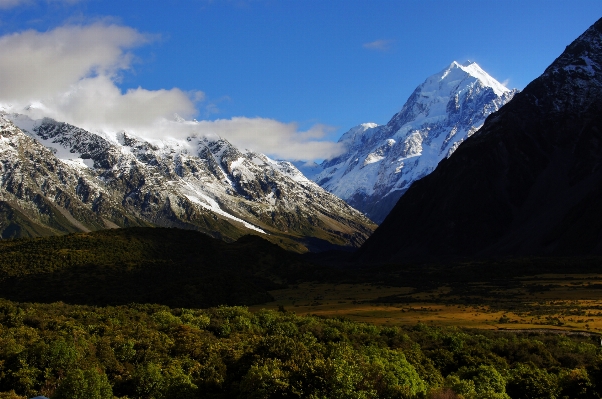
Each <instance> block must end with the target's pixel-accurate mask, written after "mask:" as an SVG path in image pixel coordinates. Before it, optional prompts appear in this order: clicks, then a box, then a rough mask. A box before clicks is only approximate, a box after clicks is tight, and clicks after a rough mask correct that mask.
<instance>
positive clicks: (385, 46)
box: [362, 39, 395, 51]
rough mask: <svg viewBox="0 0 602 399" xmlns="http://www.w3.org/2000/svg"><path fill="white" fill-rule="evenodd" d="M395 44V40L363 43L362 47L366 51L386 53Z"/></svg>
mask: <svg viewBox="0 0 602 399" xmlns="http://www.w3.org/2000/svg"><path fill="white" fill-rule="evenodd" d="M393 43H395V40H384V39H381V40H375V41H373V42H370V43H364V44H363V46H362V47H364V48H365V49H368V50H375V51H388V50H390V49H391V46H392V45H393Z"/></svg>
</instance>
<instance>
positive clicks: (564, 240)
mask: <svg viewBox="0 0 602 399" xmlns="http://www.w3.org/2000/svg"><path fill="white" fill-rule="evenodd" d="M601 65H602V20H599V21H598V22H596V23H595V24H594V25H593V26H592V27H591V28H589V29H588V30H587V31H586V32H585V33H584V34H583V35H581V36H580V37H579V38H578V39H577V40H575V41H574V42H573V43H572V44H571V45H570V46H568V47H567V48H566V50H565V52H564V53H563V54H562V55H561V56H560V57H559V58H558V59H556V60H555V61H554V63H553V64H552V65H550V67H548V68H547V69H546V71H545V72H544V74H543V75H542V76H540V77H539V78H537V79H536V80H534V81H533V82H531V83H530V84H529V85H528V86H527V87H526V88H525V90H524V91H523V92H522V93H519V94H517V95H516V96H515V97H514V99H513V100H512V101H511V102H509V103H508V104H507V105H505V106H504V107H502V108H501V109H500V110H499V111H498V112H497V113H494V114H492V115H491V116H490V117H489V118H488V119H487V121H486V122H485V124H484V126H483V127H482V128H481V130H480V131H479V132H477V133H476V134H475V135H474V136H473V137H472V138H470V139H469V140H467V141H466V142H464V143H463V144H462V145H460V147H459V148H458V149H457V150H456V152H455V153H454V155H453V156H452V157H450V158H449V159H446V160H443V161H442V162H441V163H440V164H439V165H438V167H437V169H436V170H435V171H434V172H433V173H432V174H431V175H429V176H427V177H425V178H423V179H422V180H419V181H417V182H416V183H414V184H413V185H412V186H411V187H410V189H409V190H408V191H407V193H406V194H405V195H404V196H403V197H402V198H401V199H400V201H399V202H398V203H397V205H396V206H395V208H394V209H393V211H392V212H391V214H390V215H389V217H387V219H386V220H385V221H384V222H383V224H382V225H381V226H380V227H379V228H378V229H377V231H376V232H375V234H374V235H373V236H372V237H371V238H370V239H369V240H368V241H367V242H366V244H365V245H364V246H363V247H362V248H361V250H360V254H361V258H362V259H364V260H377V261H399V260H402V259H429V258H430V259H432V258H439V259H442V258H447V257H468V256H469V257H490V256H515V255H574V254H592V253H596V254H599V253H602V242H601V238H602V236H601V232H602V168H601V167H600V166H601V164H602V72H601V71H602V68H601Z"/></svg>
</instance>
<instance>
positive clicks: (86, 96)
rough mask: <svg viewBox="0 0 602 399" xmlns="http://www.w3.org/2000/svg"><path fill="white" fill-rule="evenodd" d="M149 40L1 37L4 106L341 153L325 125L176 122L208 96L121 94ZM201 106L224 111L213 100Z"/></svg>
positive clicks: (277, 153) (306, 153) (271, 147)
mask: <svg viewBox="0 0 602 399" xmlns="http://www.w3.org/2000/svg"><path fill="white" fill-rule="evenodd" d="M0 1H7V0H0ZM149 41H150V39H149V37H148V36H147V35H143V34H141V33H139V32H138V31H136V30H134V29H132V28H128V27H123V26H117V25H108V24H106V23H102V22H101V23H96V24H92V25H88V26H63V27H60V28H56V29H54V30H51V31H48V32H42V33H41V32H36V31H33V30H29V31H25V32H21V33H15V34H11V35H6V36H3V37H0V102H1V103H3V104H9V105H10V106H11V110H12V111H14V112H23V110H24V109H26V108H29V111H27V112H28V113H29V114H30V116H31V117H34V118H40V117H43V116H49V117H51V118H54V119H56V120H59V121H65V122H68V123H72V124H74V125H77V126H81V127H83V128H86V129H89V130H104V131H122V130H127V131H131V132H132V133H134V134H137V135H140V136H145V137H148V138H154V139H159V138H164V137H168V136H171V137H173V138H176V139H184V138H185V137H187V136H190V135H194V134H202V135H207V134H217V135H219V136H221V137H224V138H226V139H227V140H229V141H231V142H232V143H233V144H234V145H236V146H238V147H241V148H246V149H250V150H253V151H258V152H262V153H266V154H268V155H271V156H273V157H276V158H284V159H303V160H315V159H323V158H329V157H331V156H335V155H338V154H339V153H340V147H339V145H338V144H337V143H333V142H330V141H325V138H326V137H327V134H328V133H329V132H330V131H331V129H330V128H328V127H326V126H322V125H316V126H314V127H312V128H311V129H309V130H306V131H299V128H298V126H297V125H296V124H294V123H282V122H278V121H276V120H272V119H265V118H245V117H238V118H232V119H229V120H225V119H221V120H216V121H201V122H185V123H178V122H175V121H174V114H176V113H177V114H178V115H180V116H182V117H184V118H187V119H190V118H192V117H194V116H195V115H197V114H198V113H199V111H198V109H197V105H198V103H200V102H202V101H205V94H204V93H203V92H202V91H189V92H184V91H182V90H180V89H178V88H172V89H169V90H146V89H144V88H141V87H139V88H137V89H130V90H127V91H126V92H122V91H121V89H120V88H119V87H118V86H117V85H116V82H118V80H119V74H120V73H122V72H123V71H124V70H128V69H129V68H131V62H132V58H133V55H132V54H131V53H130V52H129V51H130V50H131V49H133V48H135V47H136V46H140V45H142V44H145V43H148V42H149ZM225 100H227V97H224V98H222V99H219V100H217V102H220V101H225ZM31 105H33V106H31ZM30 106H31V107H30ZM203 107H204V108H205V110H206V112H208V113H211V112H216V111H218V109H217V105H216V103H215V102H213V103H212V102H210V103H209V104H205V105H204V106H203Z"/></svg>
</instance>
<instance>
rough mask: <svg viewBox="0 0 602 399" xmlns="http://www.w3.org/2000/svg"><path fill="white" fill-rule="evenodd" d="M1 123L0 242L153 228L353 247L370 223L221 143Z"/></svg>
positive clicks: (17, 120) (285, 168)
mask: <svg viewBox="0 0 602 399" xmlns="http://www.w3.org/2000/svg"><path fill="white" fill-rule="evenodd" d="M190 123H193V122H190ZM0 125H1V129H0V165H1V167H2V175H1V176H0V205H1V207H0V208H2V207H3V208H2V209H0V230H2V234H3V236H5V237H6V236H20V235H45V234H56V233H61V232H63V233H64V232H71V231H85V230H96V229H100V228H107V227H121V226H131V225H155V226H168V227H180V228H187V229H196V230H200V231H204V232H206V233H208V234H210V235H212V236H215V237H220V238H223V239H226V240H232V239H236V238H238V237H240V236H241V235H243V234H248V233H254V234H260V235H262V236H264V237H266V238H267V239H269V240H271V241H273V242H276V243H278V244H280V245H282V246H285V247H289V248H296V249H297V250H303V247H307V248H319V247H327V246H328V245H330V244H335V245H343V246H359V245H360V244H361V243H362V242H364V241H365V239H366V238H367V237H368V236H369V235H370V234H371V233H372V231H373V230H374V227H375V226H374V225H373V224H372V223H371V222H370V221H369V220H368V219H366V218H365V217H364V216H363V215H362V214H361V213H360V212H358V211H357V210H355V209H353V208H352V207H350V206H349V205H348V204H346V203H345V202H344V201H342V200H341V199H339V198H337V197H335V196H334V195H332V194H330V193H328V192H327V191H325V190H323V189H322V188H320V187H319V186H318V185H317V184H315V183H314V182H312V181H310V180H308V179H307V178H305V177H304V176H303V174H302V173H301V172H299V171H298V170H297V169H296V168H295V167H294V166H293V165H292V164H291V163H289V162H285V161H274V160H272V159H270V158H268V157H267V156H265V155H263V154H258V153H254V152H250V151H241V150H239V149H237V148H236V147H234V146H233V145H232V144H230V143H229V142H228V141H226V140H224V139H222V138H219V137H212V138H209V137H195V136H191V137H188V138H187V139H186V140H179V141H178V140H171V141H170V140H155V141H148V140H145V139H142V138H140V137H135V136H133V135H131V134H129V133H127V132H117V133H113V134H108V133H93V132H89V131H86V130H84V129H81V128H78V127H76V126H72V125H69V124H66V123H60V122H56V121H54V120H51V119H42V120H31V119H29V118H28V117H27V116H24V115H20V114H3V115H0ZM2 215H4V216H2ZM3 219H4V220H3Z"/></svg>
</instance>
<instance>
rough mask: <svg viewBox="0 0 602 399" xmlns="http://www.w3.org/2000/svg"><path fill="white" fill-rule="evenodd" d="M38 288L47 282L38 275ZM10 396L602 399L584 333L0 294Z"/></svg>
mask: <svg viewBox="0 0 602 399" xmlns="http://www.w3.org/2000/svg"><path fill="white" fill-rule="evenodd" d="M40 289H43V288H42V287H41V288H40ZM0 392H3V393H0V398H3V399H8V398H10V399H19V398H28V397H32V396H35V395H39V394H42V395H45V396H48V397H50V398H52V399H61V398H65V399H97V398H98V399H110V398H115V397H116V398H132V399H133V398H141V399H142V398H156V399H159V398H171V399H178V398H237V397H238V398H316V399H317V398H330V399H332V398H358V399H359V398H483V399H485V398H488V399H490V398H515V399H517V398H525V399H526V398H529V399H533V398H571V399H574V398H599V397H601V396H602V349H601V347H600V343H599V338H595V339H594V338H593V337H591V336H584V335H573V336H565V335H560V334H557V335H551V334H547V335H542V334H538V333H529V334H520V333H512V334H510V333H504V332H486V331H478V330H473V331H471V330H461V329H455V328H436V327H430V326H427V325H423V324H417V325H414V326H408V327H404V328H401V327H377V326H374V325H370V324H364V323H357V322H351V321H349V320H345V319H326V318H318V317H314V316H306V317H300V316H297V315H295V314H294V313H292V312H288V311H286V309H281V310H280V311H267V310H266V311H260V312H256V313H251V312H249V311H248V310H247V308H245V307H227V306H221V307H215V308H209V309H205V310H199V309H186V308H169V307H167V306H164V305H143V304H139V305H136V304H132V305H129V306H107V307H93V306H87V305H67V304H64V303H61V302H57V303H52V304H32V303H17V302H11V301H8V300H0Z"/></svg>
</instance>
